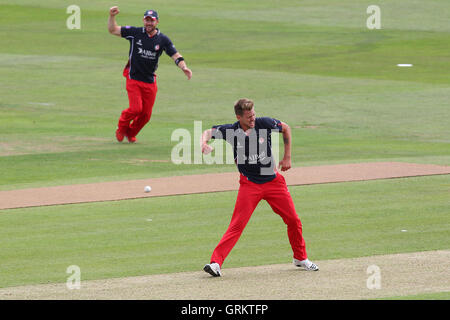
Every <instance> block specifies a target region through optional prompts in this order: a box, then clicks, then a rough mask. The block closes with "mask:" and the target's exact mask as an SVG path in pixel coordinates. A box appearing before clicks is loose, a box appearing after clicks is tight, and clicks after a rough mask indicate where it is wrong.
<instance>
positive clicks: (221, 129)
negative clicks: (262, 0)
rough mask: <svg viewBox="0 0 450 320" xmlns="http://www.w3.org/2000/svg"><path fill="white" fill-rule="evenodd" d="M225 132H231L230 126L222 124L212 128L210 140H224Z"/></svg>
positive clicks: (231, 127) (231, 126)
mask: <svg viewBox="0 0 450 320" xmlns="http://www.w3.org/2000/svg"><path fill="white" fill-rule="evenodd" d="M227 130H233V125H232V124H222V125H218V126H213V127H212V136H211V138H212V139H224V140H226V138H227Z"/></svg>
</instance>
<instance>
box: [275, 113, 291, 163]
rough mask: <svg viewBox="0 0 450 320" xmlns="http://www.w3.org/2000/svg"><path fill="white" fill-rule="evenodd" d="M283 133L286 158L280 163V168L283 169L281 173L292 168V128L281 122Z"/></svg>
mask: <svg viewBox="0 0 450 320" xmlns="http://www.w3.org/2000/svg"><path fill="white" fill-rule="evenodd" d="M281 128H282V129H281V133H282V134H283V142H284V157H283V160H281V161H280V163H279V164H278V167H279V168H281V171H287V170H289V169H290V168H291V140H292V135H291V128H290V127H289V126H288V125H287V124H286V123H284V122H281Z"/></svg>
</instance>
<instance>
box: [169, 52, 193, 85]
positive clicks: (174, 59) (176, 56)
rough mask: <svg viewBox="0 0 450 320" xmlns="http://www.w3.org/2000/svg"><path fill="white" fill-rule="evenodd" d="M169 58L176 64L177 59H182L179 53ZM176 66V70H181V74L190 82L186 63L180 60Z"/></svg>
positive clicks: (190, 75) (189, 72)
mask: <svg viewBox="0 0 450 320" xmlns="http://www.w3.org/2000/svg"><path fill="white" fill-rule="evenodd" d="M171 58H172V59H173V61H175V63H176V62H177V59H179V58H182V56H181V54H180V53H179V52H177V53H175V54H174V55H173V56H171ZM177 66H178V68H180V69H181V70H183V72H184V74H185V75H186V77H187V78H188V80H191V78H192V71H191V69H189V68H188V67H187V65H186V62H185V61H184V60H181V61H179V62H178V64H177Z"/></svg>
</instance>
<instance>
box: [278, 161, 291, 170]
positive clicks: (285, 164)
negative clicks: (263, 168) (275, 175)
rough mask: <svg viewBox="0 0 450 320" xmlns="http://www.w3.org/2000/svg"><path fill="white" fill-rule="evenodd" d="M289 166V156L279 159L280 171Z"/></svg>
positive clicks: (287, 168)
mask: <svg viewBox="0 0 450 320" xmlns="http://www.w3.org/2000/svg"><path fill="white" fill-rule="evenodd" d="M290 168H291V159H289V158H283V160H281V161H280V163H279V164H278V169H281V171H287V170H289V169H290Z"/></svg>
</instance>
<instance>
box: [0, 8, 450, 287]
mask: <svg viewBox="0 0 450 320" xmlns="http://www.w3.org/2000/svg"><path fill="white" fill-rule="evenodd" d="M72 4H74V2H73V1H60V0H42V1H39V2H38V4H37V2H36V1H34V0H19V1H14V2H12V1H10V0H9V1H7V0H0V15H1V17H2V18H1V20H0V39H1V40H0V43H1V45H0V190H11V189H20V188H27V187H40V186H51V185H52V186H53V185H63V184H73V183H90V182H101V181H115V180H128V179H139V178H154V177H161V176H169V175H185V174H198V173H206V172H224V171H234V170H236V169H235V167H234V165H223V166H219V165H205V164H203V165H175V164H173V163H172V162H171V161H170V154H171V150H172V148H173V147H174V146H175V145H176V144H177V142H174V141H171V134H172V132H173V131H174V130H175V129H179V128H184V129H187V130H189V131H190V132H191V134H193V126H194V121H202V126H203V129H206V128H208V127H210V126H211V125H214V124H221V123H230V122H233V121H234V117H233V110H232V106H233V103H234V102H235V101H236V100H237V99H238V98H241V97H248V98H252V99H254V100H255V103H256V111H257V114H258V115H260V116H272V117H275V118H278V119H280V120H283V121H285V122H287V123H288V124H289V125H290V126H291V127H292V133H293V162H294V163H293V164H294V166H309V165H321V164H336V163H356V162H368V161H403V162H414V163H430V164H441V165H450V130H449V129H448V128H449V119H450V103H449V101H450V75H449V72H448V70H449V69H450V53H449V52H450V51H449V46H448V44H449V43H450V25H449V24H448V14H447V12H449V10H450V3H449V2H448V1H446V0H433V1H426V2H424V1H419V0H408V1H406V0H403V1H388V0H380V1H377V2H376V4H377V5H378V6H379V7H380V9H381V26H382V28H381V29H380V30H368V29H367V27H366V19H367V18H368V17H369V15H368V14H367V13H366V9H367V7H368V6H369V5H372V4H375V3H373V1H369V0H367V1H366V0H362V1H357V0H343V1H339V2H337V1H331V0H328V1H325V0H316V1H312V0H310V1H297V0H280V1H269V0H258V1H256V0H252V1H238V0H227V1H213V2H211V1H206V0H195V1H194V0H187V1H184V0H181V1H173V0H155V1H152V2H151V6H152V9H155V10H157V11H158V12H159V15H160V25H159V27H160V29H161V31H162V32H163V33H166V34H167V35H168V36H169V37H170V38H171V39H172V40H173V42H174V44H175V45H176V47H177V49H178V50H179V51H180V52H181V53H182V54H183V55H184V57H185V58H186V61H187V63H188V66H189V67H190V68H191V69H192V70H193V78H192V80H191V81H187V80H186V78H185V76H184V74H183V73H182V72H181V71H180V70H178V69H177V68H176V67H175V65H174V64H173V62H172V60H171V59H170V58H169V57H167V56H166V55H165V54H164V55H163V56H162V57H161V59H160V66H159V69H158V72H157V74H158V88H159V89H158V90H159V91H158V95H157V100H156V104H155V107H154V112H153V116H152V120H151V122H150V123H149V124H148V125H147V126H146V127H145V128H144V129H143V131H142V132H141V133H140V134H139V136H138V140H139V141H138V143H137V144H134V145H130V144H127V143H122V144H120V143H117V142H116V141H115V137H114V131H115V129H116V125H117V120H118V117H119V115H120V112H121V111H122V109H124V108H125V107H127V104H128V100H127V96H126V91H125V87H124V84H125V82H124V78H123V77H122V75H121V72H122V68H123V67H124V65H125V63H126V60H127V53H128V42H127V41H125V40H124V39H120V38H118V37H115V36H111V35H109V34H108V32H107V25H106V23H107V18H108V10H109V8H110V7H111V6H112V5H114V4H117V5H119V7H120V10H121V13H120V14H119V16H118V17H117V21H118V23H119V25H136V26H139V25H141V17H142V14H143V13H144V11H145V10H146V9H150V8H148V6H149V3H148V1H143V0H136V1H114V2H109V1H87V0H78V1H76V4H77V5H79V6H80V7H81V30H68V29H67V28H66V19H67V18H68V16H69V14H67V13H66V8H67V7H68V6H69V5H72ZM399 63H411V64H413V65H414V66H413V67H412V68H399V67H397V64H399ZM146 160H155V161H166V162H154V161H146ZM449 180H450V178H449V176H448V175H447V176H440V177H423V178H414V179H400V180H390V181H374V182H360V183H342V184H333V185H328V186H325V185H324V186H304V187H295V188H292V190H294V191H295V192H293V196H294V197H295V201H296V203H297V206H298V207H299V212H300V216H301V217H302V221H303V223H304V227H305V237H306V240H307V244H308V248H309V252H310V253H311V255H312V257H314V258H315V259H332V258H341V257H357V256H366V255H371V254H388V253H394V252H412V251H418V250H433V249H446V248H447V249H448V248H449V247H450V246H449V242H448V238H449V237H448V229H449V228H448V227H449V217H448V213H449V211H450V210H449V204H448V191H449V185H450V182H449ZM324 194H326V197H325V196H324ZM234 197H235V193H233V192H227V193H220V194H205V195H192V196H180V197H176V198H175V199H176V201H174V198H173V197H169V198H159V199H142V200H130V201H120V202H111V203H96V204H80V205H67V206H55V207H42V208H30V209H17V210H2V211H0V221H1V223H0V230H1V232H0V238H1V241H0V269H1V270H2V271H1V272H0V287H5V286H13V285H21V284H31V283H46V282H48V281H50V282H55V281H56V282H63V281H65V280H66V278H67V275H66V274H65V269H66V268H67V266H68V265H71V264H78V265H79V266H80V267H81V268H82V270H83V278H84V279H97V278H107V277H121V276H131V275H138V274H151V273H160V272H175V271H182V270H197V269H198V268H199V265H200V266H201V265H202V264H203V263H205V259H208V257H209V255H210V253H211V250H212V249H213V247H214V245H215V244H216V242H217V241H218V240H219V238H220V236H221V235H222V233H223V231H224V230H225V228H226V225H227V223H228V221H229V218H230V214H231V210H232V208H233V205H234ZM211 203H214V204H215V206H214V210H211V209H210V208H211ZM211 211H212V212H211ZM146 219H152V221H147V220H146ZM174 222H176V225H172V224H173V223H174ZM401 229H407V230H409V231H408V232H405V233H401V232H400V230H401ZM201 230H203V231H204V232H199V231H201ZM169 235H171V236H169ZM380 236H383V237H382V240H381V241H378V240H377V239H379V237H380ZM375 240H377V241H375ZM249 249H250V250H251V252H252V253H253V254H252V255H248V254H247V253H248V250H249ZM289 250H290V249H289V247H288V242H287V238H286V235H285V230H284V227H283V225H282V222H281V220H280V219H279V218H278V217H276V216H275V215H273V214H271V213H270V210H269V207H268V206H266V205H263V204H261V206H260V207H259V209H258V212H257V213H255V216H254V217H253V218H252V220H251V223H250V225H249V227H248V229H246V231H245V233H244V235H243V239H242V243H241V242H239V243H238V245H237V246H236V248H235V249H234V250H233V252H232V256H230V259H229V260H227V266H230V267H231V266H244V265H258V264H269V263H285V262H286V261H289V259H290V251H289ZM180 255H181V256H182V261H183V264H182V265H180V266H173V263H172V262H173V259H175V258H177V259H179V257H180ZM5 270H6V271H5Z"/></svg>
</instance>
